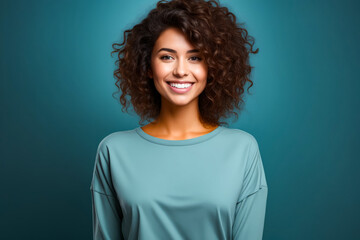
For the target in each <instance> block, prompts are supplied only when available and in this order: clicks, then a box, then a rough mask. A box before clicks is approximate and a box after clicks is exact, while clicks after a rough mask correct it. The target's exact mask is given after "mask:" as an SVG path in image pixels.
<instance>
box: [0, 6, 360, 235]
mask: <svg viewBox="0 0 360 240" xmlns="http://www.w3.org/2000/svg"><path fill="white" fill-rule="evenodd" d="M221 2H222V3H223V4H224V5H225V6H228V7H229V8H230V10H232V11H233V12H234V13H235V14H236V16H238V20H239V21H244V22H245V23H246V26H247V28H248V30H249V33H250V35H253V36H254V37H255V39H256V45H255V46H256V47H259V49H260V50H259V53H258V54H257V55H254V56H252V58H251V62H252V63H253V65H254V66H255V68H254V71H253V74H252V78H253V81H254V86H253V87H252V88H251V89H250V92H252V94H251V95H248V96H247V97H246V101H247V103H246V107H245V109H244V111H243V112H242V113H241V115H240V118H239V119H238V120H237V121H236V122H231V121H229V123H230V127H232V128H240V129H243V130H245V131H247V132H249V133H251V134H253V135H254V136H255V137H256V139H257V140H258V143H259V146H260V151H261V155H262V159H263V163H264V168H265V172H266V177H267V181H268V185H269V195H268V204H267V214H266V220H265V229H264V239H265V240H282V239H284V240H285V239H286V240H288V239H294V240H297V239H299V240H303V239H307V240H311V239H327V240H328V239H360V234H359V230H358V227H359V225H360V224H359V223H360V221H359V214H360V208H359V202H360V194H359V186H358V185H359V170H360V164H359V160H360V159H359V157H358V155H359V147H360V144H359V133H360V131H359V129H360V128H359V122H360V117H359V116H360V115H359V106H360V97H359V94H358V92H359V90H360V83H359V81H360V79H359V75H358V72H359V67H360V64H359V62H360V61H359V55H360V47H359V42H360V33H359V30H358V28H359V24H360V19H359V18H360V17H359V16H360V15H359V14H358V13H359V5H360V4H359V2H358V1H355V0H354V1H350V0H342V1H332V0H328V1H325V0H323V1H321V0H315V1H309V0H305V1H295V0H290V1H285V0H273V1H266V0H251V1H250V0H243V1H235V0H227V1H221ZM155 3H156V1H144V0H142V1H140V0H138V1H80V0H78V1H69V0H67V1H49V0H34V1H25V0H24V1H19V0H12V1H10V0H8V1H1V3H0V19H1V21H0V34H1V37H0V78H1V85H0V87H1V92H0V99H1V101H0V104H1V106H0V107H1V129H0V131H1V134H0V136H1V149H0V150H1V161H0V181H1V193H0V194H1V196H0V206H1V210H0V212H1V213H0V221H1V222H0V228H1V235H2V237H1V238H2V239H91V236H92V235H91V234H92V225H91V223H92V222H91V221H92V220H91V198H90V190H89V188H90V181H91V177H92V170H93V164H94V160H95V154H96V148H97V145H98V144H99V142H100V141H101V139H102V138H103V137H105V136H106V135H108V134H110V133H112V132H114V131H121V130H127V129H133V128H135V127H137V126H138V120H139V118H138V116H136V115H135V113H132V114H126V113H123V112H121V105H120V103H118V102H117V101H116V99H114V98H113V97H112V93H113V92H115V91H116V88H115V84H114V83H115V80H114V79H113V76H112V74H113V70H114V67H115V66H114V61H115V59H114V58H111V56H110V51H111V44H112V43H113V42H115V41H118V40H119V39H120V38H121V37H122V31H124V30H125V29H127V28H130V27H132V26H133V25H134V24H136V23H138V22H139V21H140V20H141V19H142V18H143V17H145V14H146V13H147V12H148V11H149V10H150V9H151V8H152V7H154V6H155Z"/></svg>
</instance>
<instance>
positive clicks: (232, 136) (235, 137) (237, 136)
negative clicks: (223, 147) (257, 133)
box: [222, 127, 258, 149]
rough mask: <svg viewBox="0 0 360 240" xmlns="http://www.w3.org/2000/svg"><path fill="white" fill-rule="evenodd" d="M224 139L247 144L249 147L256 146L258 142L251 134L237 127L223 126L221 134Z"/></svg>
mask: <svg viewBox="0 0 360 240" xmlns="http://www.w3.org/2000/svg"><path fill="white" fill-rule="evenodd" d="M222 136H223V138H224V140H226V141H231V142H234V143H237V144H241V145H243V146H244V145H247V146H248V147H251V148H255V149H256V148H258V142H257V140H256V138H255V137H254V135H253V134H251V133H249V132H246V131H244V130H241V129H237V128H227V127H225V128H224V131H223V134H222Z"/></svg>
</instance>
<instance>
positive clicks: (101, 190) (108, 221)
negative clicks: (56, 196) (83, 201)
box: [90, 141, 123, 240]
mask: <svg viewBox="0 0 360 240" xmlns="http://www.w3.org/2000/svg"><path fill="white" fill-rule="evenodd" d="M109 166H110V165H109V153H108V148H107V146H106V145H105V143H104V141H102V142H101V143H100V144H99V147H98V150H97V154H96V159H95V166H94V171H93V178H92V182H91V187H90V190H91V202H92V215H93V221H92V223H93V239H94V240H100V239H101V240H103V239H123V236H122V233H121V221H122V217H123V216H122V212H121V207H120V204H119V201H118V199H117V197H116V194H115V190H114V188H113V186H112V182H111V177H110V167H109Z"/></svg>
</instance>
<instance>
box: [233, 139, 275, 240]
mask: <svg viewBox="0 0 360 240" xmlns="http://www.w3.org/2000/svg"><path fill="white" fill-rule="evenodd" d="M254 140H255V139H254ZM250 149H253V151H254V154H252V157H251V161H250V162H249V164H248V165H249V167H247V171H246V173H245V177H244V182H243V187H242V189H241V194H240V196H239V199H238V201H237V204H236V210H235V219H234V224H233V232H232V236H233V239H234V240H240V239H246V240H261V239H262V236H263V230H264V222H265V212H266V201H267V195H268V187H267V182H266V178H265V172H264V167H263V164H262V160H261V155H260V152H259V147H258V144H257V142H256V140H255V141H254V142H253V144H252V147H251V148H250Z"/></svg>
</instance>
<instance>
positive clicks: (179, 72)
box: [173, 59, 189, 77]
mask: <svg viewBox="0 0 360 240" xmlns="http://www.w3.org/2000/svg"><path fill="white" fill-rule="evenodd" d="M188 71H189V69H188V65H187V62H186V60H182V59H179V60H178V61H177V62H176V64H175V66H174V71H173V74H174V76H177V77H184V76H187V75H188V74H189V73H188Z"/></svg>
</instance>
